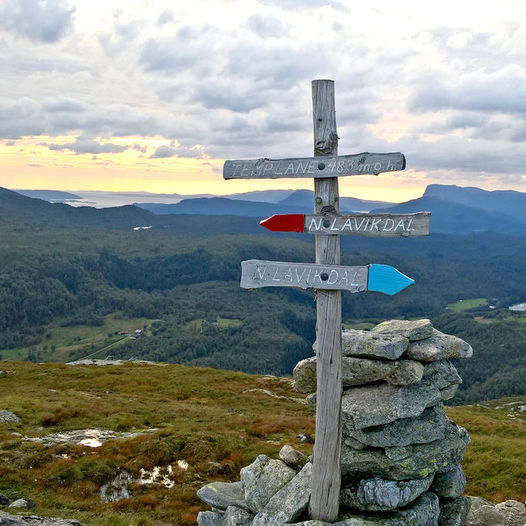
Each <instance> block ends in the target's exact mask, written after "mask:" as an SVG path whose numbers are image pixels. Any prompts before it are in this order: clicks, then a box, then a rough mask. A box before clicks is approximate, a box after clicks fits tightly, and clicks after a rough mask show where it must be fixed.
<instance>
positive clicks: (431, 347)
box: [404, 329, 473, 363]
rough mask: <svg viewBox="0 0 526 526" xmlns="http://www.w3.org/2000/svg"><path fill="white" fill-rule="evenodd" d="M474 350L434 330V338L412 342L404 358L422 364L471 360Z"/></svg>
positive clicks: (449, 335) (453, 337) (461, 341)
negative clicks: (455, 359) (460, 359)
mask: <svg viewBox="0 0 526 526" xmlns="http://www.w3.org/2000/svg"><path fill="white" fill-rule="evenodd" d="M471 356H473V349H472V348H471V345H469V344H468V343H466V342H465V341H464V340H461V339H460V338H457V337H456V336H452V335H451V334H444V333H443V332H440V331H437V330H436V329H433V336H431V338H427V339H426V340H421V341H418V342H411V344H410V345H409V347H408V349H407V350H406V351H405V353H404V358H407V359H409V360H418V361H420V362H424V363H428V362H436V361H437V360H449V359H450V358H471Z"/></svg>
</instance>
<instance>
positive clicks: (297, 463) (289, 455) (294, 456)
mask: <svg viewBox="0 0 526 526" xmlns="http://www.w3.org/2000/svg"><path fill="white" fill-rule="evenodd" d="M279 458H280V459H281V460H282V461H283V462H285V464H287V466H290V467H291V468H293V469H296V470H300V469H301V468H302V467H303V466H304V465H305V464H306V463H307V462H308V461H309V458H308V457H307V455H304V454H303V453H302V452H301V451H298V450H297V449H294V448H293V447H292V446H289V445H288V444H285V445H284V446H283V447H282V448H281V450H280V452H279Z"/></svg>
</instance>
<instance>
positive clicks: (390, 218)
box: [260, 212, 431, 237]
mask: <svg viewBox="0 0 526 526" xmlns="http://www.w3.org/2000/svg"><path fill="white" fill-rule="evenodd" d="M430 216H431V212H417V213H415V214H348V215H334V214H326V215H322V214H279V215H273V216H271V217H269V218H268V219H264V220H263V221H260V225H261V226H264V227H265V228H268V229H269V230H271V231H272V232H305V233H307V234H316V235H334V234H342V235H349V236H368V237H416V236H428V235H429V220H430Z"/></svg>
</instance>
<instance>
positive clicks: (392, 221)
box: [383, 217, 395, 232]
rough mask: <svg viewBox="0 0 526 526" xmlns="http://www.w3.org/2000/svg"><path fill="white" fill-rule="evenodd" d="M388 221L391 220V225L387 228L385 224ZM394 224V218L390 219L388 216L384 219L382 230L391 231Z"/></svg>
mask: <svg viewBox="0 0 526 526" xmlns="http://www.w3.org/2000/svg"><path fill="white" fill-rule="evenodd" d="M389 221H391V226H390V227H389V228H387V225H388V224H389ZM394 225H395V222H394V219H391V218H390V217H388V218H387V219H386V220H385V224H384V228H383V231H384V232H391V230H393V228H394Z"/></svg>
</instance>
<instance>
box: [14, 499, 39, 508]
mask: <svg viewBox="0 0 526 526" xmlns="http://www.w3.org/2000/svg"><path fill="white" fill-rule="evenodd" d="M35 506H36V505H35V503H34V502H33V501H32V500H31V499H18V500H15V501H14V502H11V504H9V507H10V508H17V509H19V510H30V509H32V508H34V507H35Z"/></svg>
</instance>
